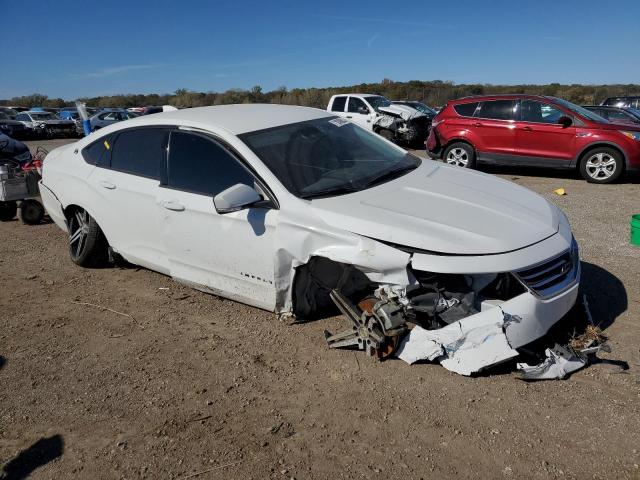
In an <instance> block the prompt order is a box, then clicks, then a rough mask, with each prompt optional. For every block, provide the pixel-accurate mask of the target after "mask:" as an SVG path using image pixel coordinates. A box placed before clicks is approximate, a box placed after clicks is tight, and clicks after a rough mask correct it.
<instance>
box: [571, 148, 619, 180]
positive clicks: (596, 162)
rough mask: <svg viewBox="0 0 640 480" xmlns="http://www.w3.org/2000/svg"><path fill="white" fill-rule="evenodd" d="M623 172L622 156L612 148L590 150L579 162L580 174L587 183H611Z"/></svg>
mask: <svg viewBox="0 0 640 480" xmlns="http://www.w3.org/2000/svg"><path fill="white" fill-rule="evenodd" d="M623 170H624V161H623V159H622V155H620V153H619V152H618V151H617V150H614V149H612V148H607V147H601V148H596V149H594V150H591V151H590V152H587V154H586V155H584V156H583V157H582V160H581V161H580V174H581V175H582V178H584V179H585V180H586V181H587V182H589V183H613V182H615V181H616V180H617V179H618V178H619V177H620V175H622V171H623Z"/></svg>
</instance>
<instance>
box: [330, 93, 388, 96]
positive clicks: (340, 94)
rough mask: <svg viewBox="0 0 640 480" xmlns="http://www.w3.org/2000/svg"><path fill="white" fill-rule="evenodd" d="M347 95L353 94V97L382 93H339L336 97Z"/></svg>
mask: <svg viewBox="0 0 640 480" xmlns="http://www.w3.org/2000/svg"><path fill="white" fill-rule="evenodd" d="M347 95H351V96H353V97H381V96H382V95H378V94H377V93H354V92H350V93H337V94H336V95H335V96H336V97H343V96H344V97H346V96H347Z"/></svg>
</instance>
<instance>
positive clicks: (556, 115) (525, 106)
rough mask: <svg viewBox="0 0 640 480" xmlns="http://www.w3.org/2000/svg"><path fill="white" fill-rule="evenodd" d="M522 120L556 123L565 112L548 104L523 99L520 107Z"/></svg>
mask: <svg viewBox="0 0 640 480" xmlns="http://www.w3.org/2000/svg"><path fill="white" fill-rule="evenodd" d="M520 111H521V115H522V121H523V122H535V123H558V120H559V119H560V117H562V116H564V115H565V114H564V113H563V112H562V110H558V109H557V108H555V107H552V106H551V105H549V104H546V103H542V102H536V101H535V100H523V101H522V104H521V107H520Z"/></svg>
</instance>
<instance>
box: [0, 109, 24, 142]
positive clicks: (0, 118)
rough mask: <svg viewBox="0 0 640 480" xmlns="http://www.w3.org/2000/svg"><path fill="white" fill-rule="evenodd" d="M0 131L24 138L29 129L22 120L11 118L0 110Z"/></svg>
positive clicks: (12, 136) (13, 136)
mask: <svg viewBox="0 0 640 480" xmlns="http://www.w3.org/2000/svg"><path fill="white" fill-rule="evenodd" d="M0 133H4V134H5V135H8V136H10V137H11V138H17V139H25V138H27V137H28V136H29V130H28V129H27V127H25V125H24V124H23V123H22V122H19V121H18V120H13V119H12V118H11V117H9V115H7V114H6V113H4V112H2V111H0Z"/></svg>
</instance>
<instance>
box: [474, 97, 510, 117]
mask: <svg viewBox="0 0 640 480" xmlns="http://www.w3.org/2000/svg"><path fill="white" fill-rule="evenodd" d="M516 106H517V101H516V100H491V101H489V102H482V104H481V105H480V111H479V112H478V114H477V115H476V117H480V118H490V119H492V120H515V118H516Z"/></svg>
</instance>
